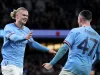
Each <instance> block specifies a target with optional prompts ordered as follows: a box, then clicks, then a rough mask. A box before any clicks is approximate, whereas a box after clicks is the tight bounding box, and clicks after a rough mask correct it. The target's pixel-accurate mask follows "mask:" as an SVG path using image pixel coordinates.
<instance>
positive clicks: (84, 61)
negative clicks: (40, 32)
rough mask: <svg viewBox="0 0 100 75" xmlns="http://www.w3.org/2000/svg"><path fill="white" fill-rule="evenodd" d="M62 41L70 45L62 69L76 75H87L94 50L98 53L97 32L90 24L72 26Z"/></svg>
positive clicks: (99, 40)
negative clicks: (77, 26)
mask: <svg viewBox="0 0 100 75" xmlns="http://www.w3.org/2000/svg"><path fill="white" fill-rule="evenodd" d="M64 43H67V44H68V45H69V46H70V50H69V54H68V60H67V62H66V64H65V66H64V69H67V70H69V71H71V72H72V73H74V74H76V75H89V74H90V71H91V67H92V60H93V57H94V56H95V54H96V52H99V53H100V51H98V50H99V49H100V47H99V43H100V37H99V34H98V33H97V32H96V31H95V30H94V29H93V28H92V27H90V26H82V27H79V28H74V29H72V30H71V31H70V33H69V34H68V36H67V37H66V39H65V40H64ZM98 47H99V49H98Z"/></svg>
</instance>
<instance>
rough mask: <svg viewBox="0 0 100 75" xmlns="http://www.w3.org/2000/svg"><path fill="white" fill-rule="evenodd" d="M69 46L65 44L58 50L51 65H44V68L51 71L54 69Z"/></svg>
mask: <svg viewBox="0 0 100 75" xmlns="http://www.w3.org/2000/svg"><path fill="white" fill-rule="evenodd" d="M68 48H69V46H68V45H67V44H63V46H62V47H61V48H60V49H59V50H58V52H57V54H56V55H55V57H54V58H53V59H52V60H51V61H50V63H44V64H43V66H44V68H45V69H47V70H49V69H51V68H52V66H53V65H54V64H56V63H57V62H58V61H59V60H60V59H61V58H62V57H63V56H64V55H65V53H66V52H67V51H68Z"/></svg>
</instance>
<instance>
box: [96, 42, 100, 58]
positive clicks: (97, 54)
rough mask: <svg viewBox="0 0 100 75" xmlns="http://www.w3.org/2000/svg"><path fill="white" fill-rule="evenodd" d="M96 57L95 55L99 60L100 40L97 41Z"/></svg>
mask: <svg viewBox="0 0 100 75" xmlns="http://www.w3.org/2000/svg"><path fill="white" fill-rule="evenodd" d="M96 57H97V59H98V60H100V42H99V45H98V48H97V52H96Z"/></svg>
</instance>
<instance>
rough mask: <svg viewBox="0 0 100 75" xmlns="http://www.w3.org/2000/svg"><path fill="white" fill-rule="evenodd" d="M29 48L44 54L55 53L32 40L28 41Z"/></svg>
mask: <svg viewBox="0 0 100 75" xmlns="http://www.w3.org/2000/svg"><path fill="white" fill-rule="evenodd" d="M28 44H29V46H30V47H32V48H35V49H37V50H40V51H44V52H49V53H53V54H55V53H56V52H55V51H54V50H51V49H48V48H47V47H45V46H43V45H41V44H40V43H38V42H36V41H34V40H33V38H31V39H29V43H28Z"/></svg>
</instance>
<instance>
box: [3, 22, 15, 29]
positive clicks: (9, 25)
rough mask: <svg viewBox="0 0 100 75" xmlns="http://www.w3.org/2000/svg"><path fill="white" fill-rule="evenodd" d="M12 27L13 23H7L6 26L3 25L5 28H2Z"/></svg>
mask: <svg viewBox="0 0 100 75" xmlns="http://www.w3.org/2000/svg"><path fill="white" fill-rule="evenodd" d="M13 25H14V23H8V24H6V25H5V27H4V28H12V27H13Z"/></svg>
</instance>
